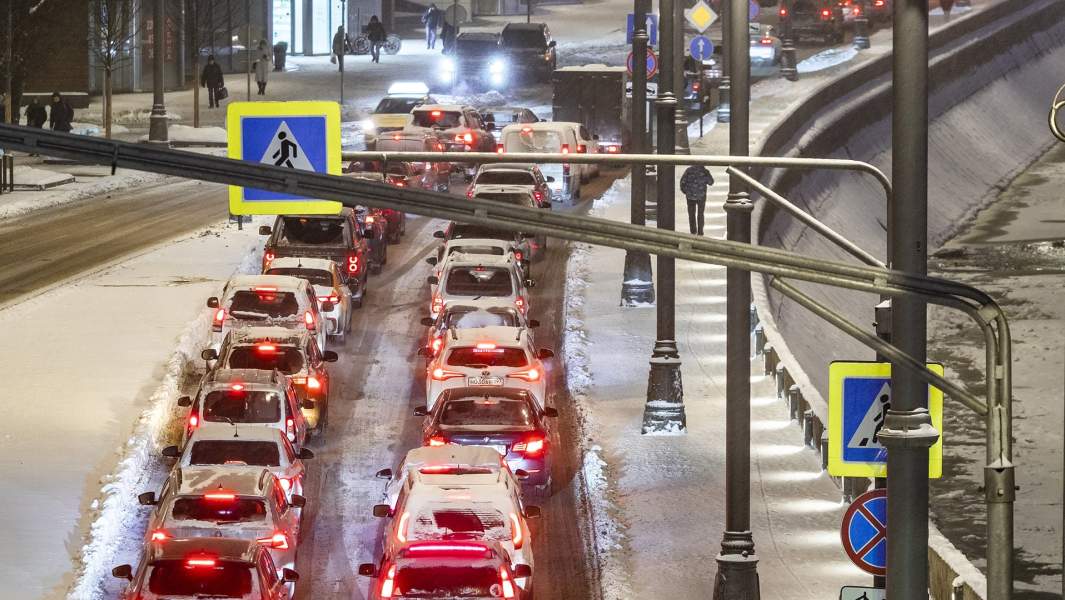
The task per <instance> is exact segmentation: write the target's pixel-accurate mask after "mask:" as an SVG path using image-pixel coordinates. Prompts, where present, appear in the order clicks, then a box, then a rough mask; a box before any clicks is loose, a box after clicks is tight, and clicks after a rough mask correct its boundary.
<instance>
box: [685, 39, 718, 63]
mask: <svg viewBox="0 0 1065 600" xmlns="http://www.w3.org/2000/svg"><path fill="white" fill-rule="evenodd" d="M688 49H689V50H691V55H692V58H694V59H695V60H706V59H708V58H710V57H711V56H713V55H714V43H713V42H711V41H710V38H708V37H706V36H705V35H697V36H695V37H694V38H692V43H691V44H690V45H689V47H688Z"/></svg>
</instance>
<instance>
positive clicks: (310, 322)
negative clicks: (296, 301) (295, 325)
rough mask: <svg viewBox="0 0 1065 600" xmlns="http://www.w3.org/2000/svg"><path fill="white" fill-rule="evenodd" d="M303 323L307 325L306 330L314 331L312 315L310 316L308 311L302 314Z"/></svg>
mask: <svg viewBox="0 0 1065 600" xmlns="http://www.w3.org/2000/svg"><path fill="white" fill-rule="evenodd" d="M303 323H304V324H305V325H307V329H314V315H312V314H311V311H309V310H308V311H307V312H305V313H303Z"/></svg>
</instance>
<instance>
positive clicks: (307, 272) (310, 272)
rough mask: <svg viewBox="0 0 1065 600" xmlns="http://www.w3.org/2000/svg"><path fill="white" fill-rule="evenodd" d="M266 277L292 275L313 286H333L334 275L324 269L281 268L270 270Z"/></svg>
mask: <svg viewBox="0 0 1065 600" xmlns="http://www.w3.org/2000/svg"><path fill="white" fill-rule="evenodd" d="M265 274H266V275H291V276H292V277H299V278H300V279H303V280H306V281H307V282H309V283H310V284H311V285H326V286H332V285H333V274H332V273H330V272H329V271H326V270H324V269H304V268H302V267H279V268H276V269H270V270H269V271H267V272H266V273H265Z"/></svg>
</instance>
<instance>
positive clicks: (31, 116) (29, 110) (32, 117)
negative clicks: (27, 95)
mask: <svg viewBox="0 0 1065 600" xmlns="http://www.w3.org/2000/svg"><path fill="white" fill-rule="evenodd" d="M46 121H48V112H47V111H45V110H44V107H43V106H41V102H40V100H38V99H37V96H34V97H33V100H31V101H30V105H29V106H27V107H26V124H27V125H29V126H30V127H36V128H37V129H40V128H42V127H44V124H45V122H46Z"/></svg>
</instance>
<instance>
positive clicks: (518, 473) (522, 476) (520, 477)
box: [514, 469, 529, 481]
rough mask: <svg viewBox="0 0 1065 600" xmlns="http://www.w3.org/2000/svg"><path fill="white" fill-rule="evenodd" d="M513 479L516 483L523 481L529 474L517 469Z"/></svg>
mask: <svg viewBox="0 0 1065 600" xmlns="http://www.w3.org/2000/svg"><path fill="white" fill-rule="evenodd" d="M514 478H515V479H517V480H518V481H524V480H526V479H528V478H529V472H528V471H526V470H525V469H518V470H516V471H514Z"/></svg>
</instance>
